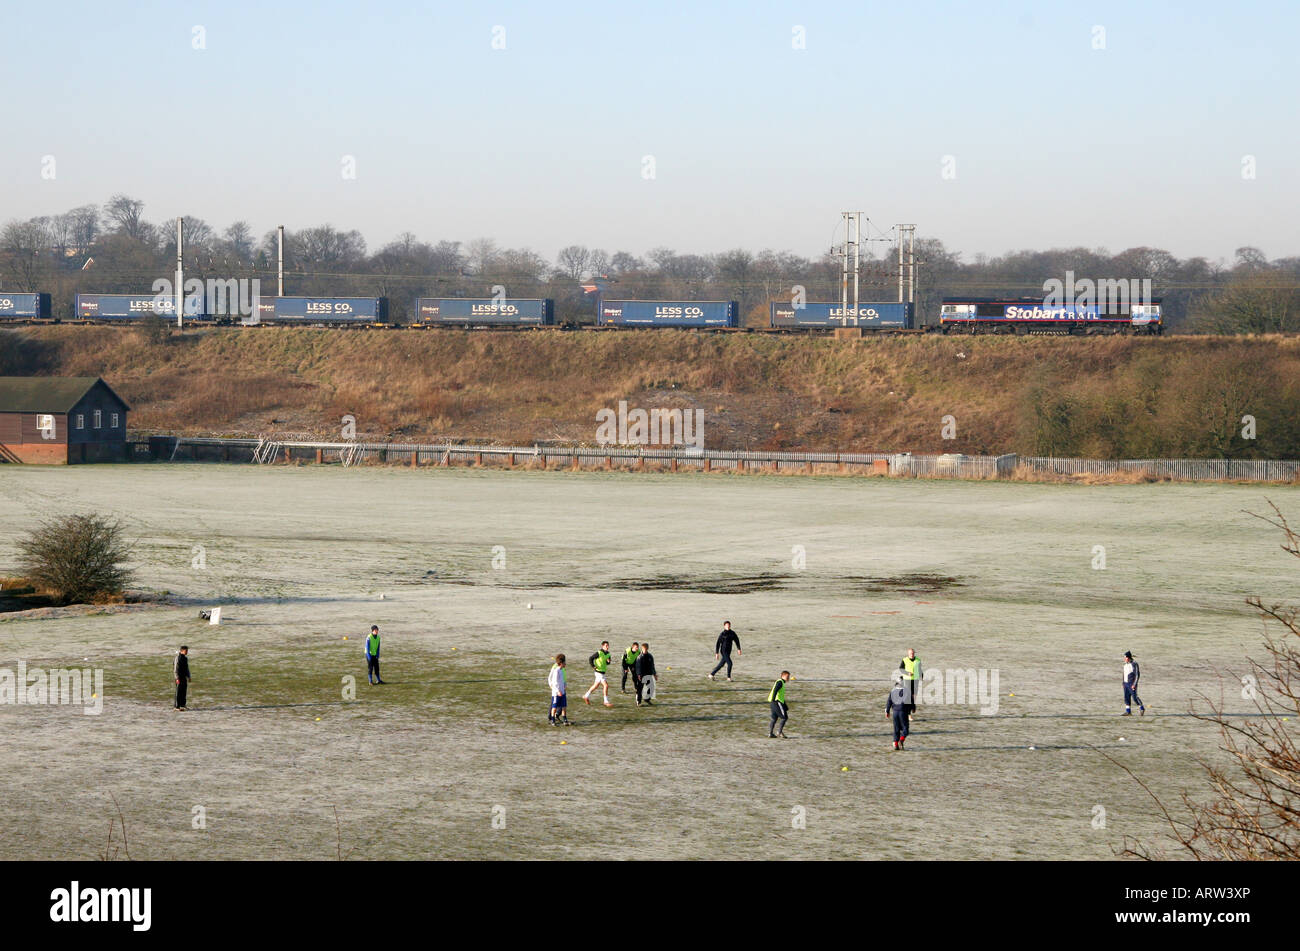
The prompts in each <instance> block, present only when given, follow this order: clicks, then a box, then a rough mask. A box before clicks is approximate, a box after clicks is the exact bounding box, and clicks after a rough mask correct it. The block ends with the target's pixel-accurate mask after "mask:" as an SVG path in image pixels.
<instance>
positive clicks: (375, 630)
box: [366, 624, 384, 686]
mask: <svg viewBox="0 0 1300 951" xmlns="http://www.w3.org/2000/svg"><path fill="white" fill-rule="evenodd" d="M366 681H367V682H368V683H369V684H370V685H371V686H374V685H375V684H382V683H383V682H384V681H383V680H382V679H380V677H379V625H378V624H372V625H370V636H369V637H367V638H366Z"/></svg>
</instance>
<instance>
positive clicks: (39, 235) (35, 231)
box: [0, 218, 50, 292]
mask: <svg viewBox="0 0 1300 951" xmlns="http://www.w3.org/2000/svg"><path fill="white" fill-rule="evenodd" d="M49 248H50V232H49V228H48V226H47V224H46V220H45V219H44V218H32V219H31V220H29V221H11V222H9V224H7V225H5V227H4V231H3V232H0V250H3V252H4V256H5V258H6V259H7V263H8V265H9V268H10V270H11V271H12V272H13V274H14V276H15V278H16V279H17V280H18V282H19V283H20V284H22V289H23V290H25V291H29V292H30V291H37V290H40V288H39V287H38V286H37V285H38V284H39V283H40V281H41V277H42V275H43V274H44V273H45V271H46V269H47V267H48V263H49V262H48V256H49Z"/></svg>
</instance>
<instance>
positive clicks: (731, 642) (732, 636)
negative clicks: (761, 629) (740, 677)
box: [709, 621, 745, 682]
mask: <svg viewBox="0 0 1300 951" xmlns="http://www.w3.org/2000/svg"><path fill="white" fill-rule="evenodd" d="M733 646H734V647H735V648H736V656H737V657H744V656H745V652H744V651H742V650H741V649H740V636H739V635H738V634H737V633H736V632H735V631H733V630H732V629H731V622H730V621H723V622H722V633H721V634H719V635H718V642H717V643H716V644H714V645H713V659H714V660H716V661H717V662H718V666H717V667H714V668H713V671H712V672H711V673H710V674H709V679H710V680H712V679H713V675H714V674H716V673H717V672H718V671H720V670H721V669H722V668H723V667H726V668H727V681H728V682H730V681H731V648H732V647H733Z"/></svg>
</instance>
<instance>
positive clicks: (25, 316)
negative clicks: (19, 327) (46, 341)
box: [0, 291, 54, 320]
mask: <svg viewBox="0 0 1300 951" xmlns="http://www.w3.org/2000/svg"><path fill="white" fill-rule="evenodd" d="M53 316H54V312H53V309H52V308H51V306H50V295H49V294H42V293H36V294H28V293H25V292H24V293H19V292H11V291H0V320H51V319H53Z"/></svg>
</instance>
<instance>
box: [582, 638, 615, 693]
mask: <svg viewBox="0 0 1300 951" xmlns="http://www.w3.org/2000/svg"><path fill="white" fill-rule="evenodd" d="M587 660H588V661H589V662H590V663H591V669H592V670H594V671H595V672H596V682H595V683H593V684H592V685H591V686H590V687H588V688H587V692H586V693H584V694H583V695H582V702H583V703H585V704H587V705H588V706H590V705H591V692H592V691H593V690H595V689H596V688H597V687H599V688H600V689H601V691H602V692H603V693H604V695H605V706H607V707H612V706H613V704H612V703H610V702H609V680H608V678H607V677H606V676H605V675H606V673H607V672H608V671H609V661H610V657H609V641H601V642H600V650H598V651H596V653H594V654H592V655H591V656H590V657H588V658H587Z"/></svg>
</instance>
